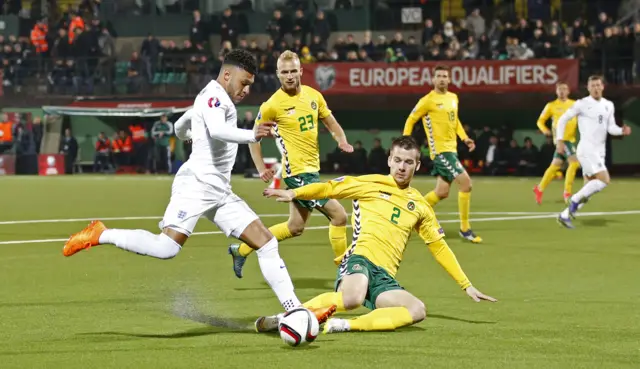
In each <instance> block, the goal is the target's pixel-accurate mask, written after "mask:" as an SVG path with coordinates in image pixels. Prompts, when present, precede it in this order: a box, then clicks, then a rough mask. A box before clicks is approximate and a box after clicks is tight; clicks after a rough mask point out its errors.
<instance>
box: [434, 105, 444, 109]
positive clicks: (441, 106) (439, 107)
mask: <svg viewBox="0 0 640 369" xmlns="http://www.w3.org/2000/svg"><path fill="white" fill-rule="evenodd" d="M436 106H437V107H438V109H443V108H444V104H436Z"/></svg>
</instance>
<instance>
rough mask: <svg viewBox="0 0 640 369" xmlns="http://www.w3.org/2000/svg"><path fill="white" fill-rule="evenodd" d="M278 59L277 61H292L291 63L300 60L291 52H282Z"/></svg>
mask: <svg viewBox="0 0 640 369" xmlns="http://www.w3.org/2000/svg"><path fill="white" fill-rule="evenodd" d="M278 59H279V60H292V61H295V60H300V58H299V57H298V54H296V53H294V52H293V51H291V50H285V51H283V52H282V54H281V55H280V57H279V58H278Z"/></svg>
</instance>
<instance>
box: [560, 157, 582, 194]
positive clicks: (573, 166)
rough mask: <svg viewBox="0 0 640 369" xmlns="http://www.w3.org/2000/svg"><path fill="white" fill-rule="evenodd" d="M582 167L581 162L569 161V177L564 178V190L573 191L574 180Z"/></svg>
mask: <svg viewBox="0 0 640 369" xmlns="http://www.w3.org/2000/svg"><path fill="white" fill-rule="evenodd" d="M578 168H580V163H578V162H577V161H575V162H573V163H569V167H568V168H567V177H566V178H565V179H564V190H565V191H567V192H568V193H573V192H572V191H573V180H574V179H576V172H577V171H578Z"/></svg>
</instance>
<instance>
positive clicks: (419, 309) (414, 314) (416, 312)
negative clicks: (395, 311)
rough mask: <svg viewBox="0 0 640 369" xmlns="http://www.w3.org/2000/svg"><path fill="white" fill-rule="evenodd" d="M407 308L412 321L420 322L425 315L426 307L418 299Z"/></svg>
mask: <svg viewBox="0 0 640 369" xmlns="http://www.w3.org/2000/svg"><path fill="white" fill-rule="evenodd" d="M407 310H409V314H411V318H412V319H413V322H414V323H418V322H421V321H423V320H424V319H425V318H426V317H427V307H426V306H425V305H424V303H423V302H422V301H420V300H416V301H415V302H414V303H412V304H411V305H410V306H408V307H407Z"/></svg>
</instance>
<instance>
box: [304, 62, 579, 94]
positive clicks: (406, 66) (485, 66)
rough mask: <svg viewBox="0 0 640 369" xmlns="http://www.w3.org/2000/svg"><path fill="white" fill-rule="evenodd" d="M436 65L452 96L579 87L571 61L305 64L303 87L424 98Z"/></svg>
mask: <svg viewBox="0 0 640 369" xmlns="http://www.w3.org/2000/svg"><path fill="white" fill-rule="evenodd" d="M437 65H446V66H448V67H450V68H451V85H450V89H451V90H452V91H462V92H548V91H552V90H553V88H552V87H553V86H554V85H555V84H556V83H558V82H560V81H562V82H566V83H567V84H569V87H571V88H577V87H578V72H579V64H578V61H577V60H575V59H533V60H505V61H498V60H494V61H487V60H464V61H446V62H431V61H429V62H406V63H321V64H304V65H303V69H304V73H303V77H302V82H303V83H304V84H306V85H309V86H311V87H313V88H315V89H317V90H319V91H321V92H322V93H324V94H425V93H427V92H428V91H429V90H430V89H431V87H432V86H433V84H432V82H431V78H432V76H433V69H434V68H435V67H436V66H437Z"/></svg>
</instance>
